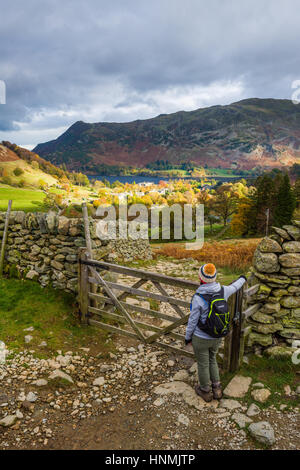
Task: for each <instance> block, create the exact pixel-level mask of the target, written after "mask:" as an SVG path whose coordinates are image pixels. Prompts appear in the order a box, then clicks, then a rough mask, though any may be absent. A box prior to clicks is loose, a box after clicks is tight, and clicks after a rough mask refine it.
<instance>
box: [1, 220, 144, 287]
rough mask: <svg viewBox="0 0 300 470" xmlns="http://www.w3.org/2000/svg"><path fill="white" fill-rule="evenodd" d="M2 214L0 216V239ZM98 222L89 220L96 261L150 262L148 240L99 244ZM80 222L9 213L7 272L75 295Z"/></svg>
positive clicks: (81, 231) (81, 236)
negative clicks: (144, 260) (15, 272)
mask: <svg viewBox="0 0 300 470" xmlns="http://www.w3.org/2000/svg"><path fill="white" fill-rule="evenodd" d="M4 221H5V212H0V239H2V236H3V229H4ZM96 225H97V220H95V219H92V218H90V232H91V238H92V245H93V249H94V257H95V259H98V260H100V259H104V260H106V261H111V262H113V261H114V260H117V259H123V260H125V261H132V260H133V259H136V258H137V259H151V257H152V255H151V249H150V245H149V242H148V240H118V239H117V240H100V239H99V237H98V236H97V234H96ZM85 246H86V243H85V238H84V227H83V220H82V219H78V218H77V219H75V218H67V217H64V216H58V215H57V214H56V213H55V212H51V211H50V212H48V213H38V212H36V213H25V212H22V211H17V212H12V213H11V216H10V221H9V231H8V240H7V247H6V270H12V269H14V270H17V273H18V275H20V276H21V277H25V278H27V279H34V280H38V281H39V282H40V284H41V285H42V286H46V285H49V284H51V285H53V287H56V288H59V289H63V290H67V291H71V292H76V290H77V269H78V267H77V261H78V251H79V248H80V247H85Z"/></svg>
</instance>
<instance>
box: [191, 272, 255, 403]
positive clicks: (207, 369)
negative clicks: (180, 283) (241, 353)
mask: <svg viewBox="0 0 300 470" xmlns="http://www.w3.org/2000/svg"><path fill="white" fill-rule="evenodd" d="M216 278H217V270H216V267H215V265H214V264H212V263H208V264H204V265H202V266H200V269H199V280H200V286H199V287H198V289H197V291H196V293H195V295H194V296H193V298H192V302H191V313H190V317H189V321H188V325H187V329H186V335H185V344H186V345H191V347H193V349H194V353H195V356H196V360H197V364H198V377H199V385H196V387H195V391H196V393H197V395H199V396H200V397H202V398H203V400H205V401H206V402H210V401H211V400H212V399H213V398H214V399H216V400H220V399H221V398H222V395H223V393H222V387H221V382H220V374H219V367H218V363H217V359H216V356H217V352H218V349H219V347H220V344H221V341H222V338H223V337H224V336H226V334H227V333H228V332H229V327H230V325H229V321H230V318H229V311H228V304H227V299H228V298H229V297H230V296H231V295H232V294H234V293H235V292H237V291H238V290H239V289H240V288H241V287H242V286H243V284H244V283H245V282H246V278H245V276H241V277H240V278H239V279H237V280H236V281H234V282H233V283H232V284H230V285H229V286H221V284H220V283H219V282H216Z"/></svg>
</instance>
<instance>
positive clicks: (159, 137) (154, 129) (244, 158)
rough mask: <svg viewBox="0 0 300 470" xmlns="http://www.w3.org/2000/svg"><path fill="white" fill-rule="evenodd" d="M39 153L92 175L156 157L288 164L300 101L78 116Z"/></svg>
mask: <svg viewBox="0 0 300 470" xmlns="http://www.w3.org/2000/svg"><path fill="white" fill-rule="evenodd" d="M34 152H36V153H38V154H39V155H41V156H42V157H44V158H45V159H47V160H49V161H51V162H52V163H54V164H56V165H58V164H61V163H65V164H66V166H67V168H72V169H75V170H80V171H84V172H86V173H90V174H92V173H97V172H99V171H101V168H102V167H101V164H102V165H103V164H105V165H127V166H135V167H144V166H145V165H146V164H148V163H151V162H154V161H156V160H167V161H168V162H170V163H182V162H195V163H196V164H197V165H203V166H207V167H219V168H237V169H246V170H249V169H253V168H264V169H269V168H274V167H286V166H290V165H292V164H293V163H295V162H297V161H298V162H299V160H300V106H296V105H294V104H293V103H292V102H291V101H289V100H276V99H258V98H253V99H247V100H243V101H239V102H237V103H233V104H231V105H227V106H212V107H209V108H202V109H197V110H195V111H190V112H185V111H180V112H177V113H173V114H163V115H160V116H157V117H155V118H152V119H146V120H138V121H134V122H129V123H106V122H104V123H95V124H89V123H85V122H82V121H78V122H76V123H75V124H73V125H72V126H71V127H70V128H69V129H68V130H67V131H66V132H65V133H63V134H62V135H61V136H60V137H58V138H57V139H56V140H52V141H50V142H46V143H43V144H39V145H37V147H35V149H34Z"/></svg>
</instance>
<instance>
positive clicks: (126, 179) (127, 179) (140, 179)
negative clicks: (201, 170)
mask: <svg viewBox="0 0 300 470" xmlns="http://www.w3.org/2000/svg"><path fill="white" fill-rule="evenodd" d="M88 178H89V180H98V181H101V180H103V179H106V180H107V181H109V182H110V183H114V182H115V181H120V183H129V184H132V183H133V182H134V181H135V182H136V183H153V184H158V183H159V182H160V181H172V180H173V181H174V180H178V179H179V178H167V177H157V176H106V175H88ZM240 178H241V177H230V176H227V177H224V176H213V177H207V179H208V180H209V179H215V180H216V181H235V180H238V179H240ZM183 179H184V180H197V181H201V180H202V179H203V178H183Z"/></svg>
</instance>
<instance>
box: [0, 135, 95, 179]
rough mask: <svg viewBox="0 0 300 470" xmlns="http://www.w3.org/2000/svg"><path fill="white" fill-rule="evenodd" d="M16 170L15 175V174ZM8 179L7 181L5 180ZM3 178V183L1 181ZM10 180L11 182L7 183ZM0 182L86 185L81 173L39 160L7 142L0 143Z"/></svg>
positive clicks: (32, 154) (42, 159) (27, 151)
mask: <svg viewBox="0 0 300 470" xmlns="http://www.w3.org/2000/svg"><path fill="white" fill-rule="evenodd" d="M15 170H17V173H19V174H17V173H15ZM7 177H8V181H6V180H5V178H7ZM3 178H4V181H3ZM9 180H11V182H9ZM0 181H1V182H2V183H5V184H9V185H10V184H13V185H15V184H17V185H18V184H20V185H22V186H38V187H40V186H41V183H42V185H43V183H46V185H48V186H53V185H56V184H58V183H64V182H65V183H72V184H76V185H83V186H86V185H88V178H87V177H86V175H83V174H82V173H76V172H74V170H73V168H72V171H70V172H69V171H68V170H67V169H66V167H65V166H64V165H63V168H60V167H58V166H56V165H54V164H53V163H51V162H49V161H47V160H45V159H44V158H41V157H40V156H39V155H37V154H36V153H35V152H31V151H30V150H27V149H25V148H22V147H19V146H18V145H16V144H12V143H10V142H7V141H2V143H1V142H0Z"/></svg>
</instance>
